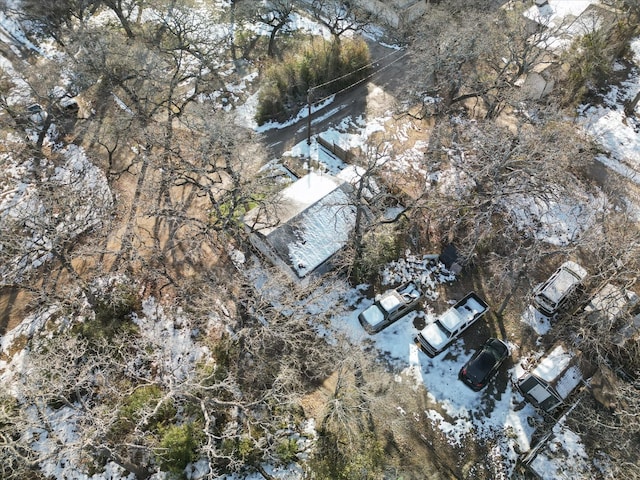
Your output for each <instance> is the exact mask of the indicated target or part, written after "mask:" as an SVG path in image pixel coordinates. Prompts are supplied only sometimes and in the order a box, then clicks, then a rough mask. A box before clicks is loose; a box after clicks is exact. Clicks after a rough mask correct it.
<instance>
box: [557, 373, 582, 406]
mask: <svg viewBox="0 0 640 480" xmlns="http://www.w3.org/2000/svg"><path fill="white" fill-rule="evenodd" d="M581 381H582V372H581V371H580V368H579V367H578V366H577V365H574V366H572V367H570V368H569V369H568V370H567V371H566V372H565V373H564V374H563V375H562V376H561V377H560V378H559V379H558V382H557V383H556V387H555V388H556V392H558V395H560V398H562V399H565V398H567V397H568V396H569V394H570V393H571V392H573V390H574V389H575V388H576V387H577V386H578V384H579V383H580V382H581Z"/></svg>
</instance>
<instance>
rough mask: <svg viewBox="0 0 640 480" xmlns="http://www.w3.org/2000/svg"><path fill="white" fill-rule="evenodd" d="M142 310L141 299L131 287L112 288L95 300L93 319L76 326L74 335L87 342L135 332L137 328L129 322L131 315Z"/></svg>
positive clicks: (121, 285) (120, 285)
mask: <svg viewBox="0 0 640 480" xmlns="http://www.w3.org/2000/svg"><path fill="white" fill-rule="evenodd" d="M141 309H142V299H141V298H140V296H139V295H138V292H137V291H136V290H135V288H134V286H132V285H124V284H118V285H115V286H113V287H112V288H111V289H110V290H109V291H107V292H105V293H104V294H103V295H102V296H101V297H100V298H98V299H97V302H96V305H95V306H94V318H93V319H92V320H87V321H85V322H84V323H82V324H79V325H77V326H76V333H78V334H80V335H82V336H83V337H85V338H87V339H89V340H95V339H98V338H108V339H110V338H113V337H114V336H115V335H116V334H117V333H119V332H122V331H123V330H124V331H128V332H131V333H133V332H136V331H137V327H136V326H135V325H134V324H133V323H132V322H130V316H131V314H132V313H135V312H139V311H140V310H141Z"/></svg>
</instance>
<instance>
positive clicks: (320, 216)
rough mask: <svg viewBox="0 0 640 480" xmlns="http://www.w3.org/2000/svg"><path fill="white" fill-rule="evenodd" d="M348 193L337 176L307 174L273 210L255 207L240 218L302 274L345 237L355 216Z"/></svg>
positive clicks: (338, 246)
mask: <svg viewBox="0 0 640 480" xmlns="http://www.w3.org/2000/svg"><path fill="white" fill-rule="evenodd" d="M350 191H351V186H350V185H349V184H348V183H346V182H344V181H343V180H341V179H339V178H336V177H333V176H331V175H321V174H318V173H315V172H311V173H309V174H308V175H305V176H304V177H302V178H301V179H299V180H298V181H296V182H294V183H293V184H291V185H290V186H289V187H287V188H285V189H284V190H283V191H282V192H280V193H279V195H278V196H277V198H276V199H275V208H274V210H275V211H273V212H268V211H267V210H266V209H264V208H263V207H256V208H254V209H253V210H251V211H249V212H248V213H247V215H245V219H244V222H245V224H246V225H248V226H253V228H254V230H255V231H257V232H259V233H260V234H262V235H264V236H265V237H266V239H267V240H268V242H269V243H270V244H271V246H272V247H273V248H274V249H275V250H276V252H277V253H278V255H279V256H280V258H281V259H282V260H284V261H285V262H286V263H287V264H288V265H289V266H290V267H291V268H292V269H293V270H294V271H295V272H296V274H297V275H298V276H299V277H300V278H302V277H304V276H305V275H307V274H308V273H310V272H312V271H313V270H314V269H316V268H317V267H318V266H320V265H321V264H322V263H323V262H325V261H326V260H328V259H329V258H330V257H331V256H333V254H335V253H336V252H338V251H339V250H340V249H341V248H342V247H344V245H345V244H346V243H347V241H348V240H349V235H350V234H351V231H352V230H353V227H354V225H355V216H356V207H355V206H354V204H353V200H352V199H351V198H350V196H349V192H350Z"/></svg>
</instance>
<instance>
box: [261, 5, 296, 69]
mask: <svg viewBox="0 0 640 480" xmlns="http://www.w3.org/2000/svg"><path fill="white" fill-rule="evenodd" d="M292 12H293V3H292V2H291V1H290V0H271V1H268V2H265V3H260V4H259V5H258V6H257V12H256V18H257V19H258V21H259V22H261V23H264V24H265V25H267V26H268V27H270V28H271V32H270V33H269V46H268V47H267V55H268V56H269V57H273V56H275V46H276V35H278V33H279V32H280V31H282V30H284V29H286V27H287V25H288V23H289V22H290V20H291V18H290V17H291V13H292Z"/></svg>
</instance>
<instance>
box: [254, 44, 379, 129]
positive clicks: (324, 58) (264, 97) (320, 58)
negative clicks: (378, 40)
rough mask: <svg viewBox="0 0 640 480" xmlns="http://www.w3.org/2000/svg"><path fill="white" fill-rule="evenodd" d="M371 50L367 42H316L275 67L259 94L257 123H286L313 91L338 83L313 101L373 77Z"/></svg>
mask: <svg viewBox="0 0 640 480" xmlns="http://www.w3.org/2000/svg"><path fill="white" fill-rule="evenodd" d="M369 62H370V57H369V48H368V47H367V44H366V43H365V42H364V41H363V40H355V39H344V40H342V41H341V42H339V43H338V42H335V41H333V42H328V41H326V40H316V41H313V42H311V43H309V44H307V45H306V46H303V47H302V48H301V49H299V50H298V51H297V52H295V53H293V54H289V55H287V56H285V57H284V58H283V59H282V60H281V61H279V62H278V63H274V64H273V65H271V67H270V68H268V69H267V71H266V73H265V79H264V82H263V85H264V86H263V87H262V89H261V90H260V93H259V94H258V109H257V113H256V121H257V122H258V124H260V125H261V124H263V123H265V122H267V121H269V120H276V121H282V120H285V119H287V118H289V117H291V116H292V114H293V113H295V111H296V110H297V109H299V108H300V107H302V106H303V105H304V104H305V103H306V102H307V92H308V91H309V88H311V87H315V86H316V85H320V84H323V83H326V82H328V81H330V80H334V79H338V78H339V77H341V76H343V75H345V78H342V79H340V80H336V81H335V82H332V83H331V84H329V85H326V86H324V87H322V88H318V89H316V90H314V92H313V98H312V99H311V101H314V100H316V101H317V100H318V99H319V98H322V97H323V96H326V95H330V94H332V93H336V92H338V91H340V90H342V89H344V88H345V87H348V86H349V85H352V84H354V83H355V82H357V81H358V80H361V79H363V78H364V77H366V76H367V75H368V74H369V68H368V67H367V66H368V64H369Z"/></svg>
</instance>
